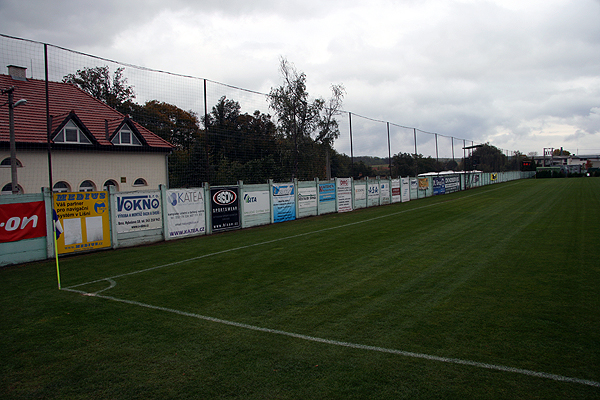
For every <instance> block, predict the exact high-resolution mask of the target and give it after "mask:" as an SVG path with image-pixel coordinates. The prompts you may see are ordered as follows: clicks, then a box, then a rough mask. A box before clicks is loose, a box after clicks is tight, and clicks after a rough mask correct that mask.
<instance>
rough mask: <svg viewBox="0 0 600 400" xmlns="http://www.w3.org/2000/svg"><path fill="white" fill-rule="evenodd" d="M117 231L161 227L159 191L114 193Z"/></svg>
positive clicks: (137, 230)
mask: <svg viewBox="0 0 600 400" xmlns="http://www.w3.org/2000/svg"><path fill="white" fill-rule="evenodd" d="M115 210H116V211H117V212H116V216H117V217H116V226H117V233H125V232H139V231H146V230H150V229H161V228H162V212H161V210H162V209H161V205H160V192H158V191H155V192H129V193H117V194H116V195H115Z"/></svg>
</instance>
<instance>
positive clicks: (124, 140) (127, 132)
mask: <svg viewBox="0 0 600 400" xmlns="http://www.w3.org/2000/svg"><path fill="white" fill-rule="evenodd" d="M111 142H112V144H119V145H123V146H141V145H142V143H141V142H140V140H139V139H138V138H137V137H136V136H135V133H133V131H132V130H131V128H130V127H129V125H127V124H124V125H123V127H122V128H121V130H120V131H119V133H117V134H116V135H115V137H114V138H113V139H112V141H111Z"/></svg>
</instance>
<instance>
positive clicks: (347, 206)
mask: <svg viewBox="0 0 600 400" xmlns="http://www.w3.org/2000/svg"><path fill="white" fill-rule="evenodd" d="M336 190H337V196H336V199H337V210H338V212H347V211H352V178H337V179H336Z"/></svg>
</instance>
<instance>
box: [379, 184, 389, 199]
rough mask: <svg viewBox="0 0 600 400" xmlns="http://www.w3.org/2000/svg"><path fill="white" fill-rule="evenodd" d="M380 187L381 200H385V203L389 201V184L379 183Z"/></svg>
mask: <svg viewBox="0 0 600 400" xmlns="http://www.w3.org/2000/svg"><path fill="white" fill-rule="evenodd" d="M380 185H381V186H380V187H381V192H380V195H381V199H382V201H383V199H387V201H389V199H390V183H389V182H380Z"/></svg>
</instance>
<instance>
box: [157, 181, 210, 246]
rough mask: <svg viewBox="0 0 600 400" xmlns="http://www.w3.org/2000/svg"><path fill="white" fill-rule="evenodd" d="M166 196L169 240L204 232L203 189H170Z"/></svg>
mask: <svg viewBox="0 0 600 400" xmlns="http://www.w3.org/2000/svg"><path fill="white" fill-rule="evenodd" d="M166 194H167V227H168V235H169V238H175V237H185V236H193V235H199V234H203V233H205V232H206V212H205V207H204V189H172V190H167V193H166Z"/></svg>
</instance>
